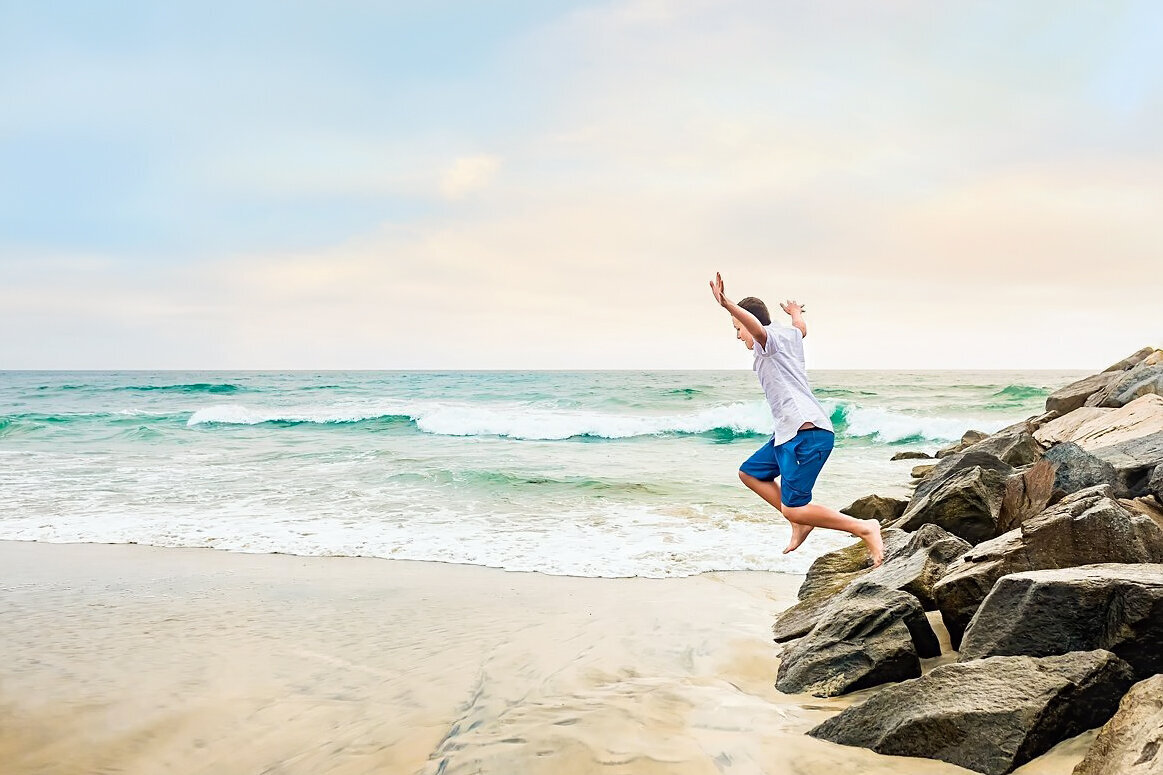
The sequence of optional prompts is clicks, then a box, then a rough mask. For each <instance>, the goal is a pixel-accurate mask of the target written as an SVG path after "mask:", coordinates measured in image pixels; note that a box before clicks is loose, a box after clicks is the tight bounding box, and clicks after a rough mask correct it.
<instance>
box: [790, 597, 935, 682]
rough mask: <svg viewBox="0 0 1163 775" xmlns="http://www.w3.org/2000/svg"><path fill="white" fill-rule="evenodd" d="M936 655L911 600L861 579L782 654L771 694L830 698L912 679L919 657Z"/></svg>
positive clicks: (931, 635)
mask: <svg viewBox="0 0 1163 775" xmlns="http://www.w3.org/2000/svg"><path fill="white" fill-rule="evenodd" d="M940 653H941V646H940V644H939V643H938V641H937V636H936V635H935V634H934V633H933V630H932V628H931V627H930V626H929V620H928V619H927V618H926V617H925V612H924V610H923V609H922V608H921V604H920V602H918V601H917V599H916V598H915V597H913V596H912V595H910V594H908V593H906V592H901V591H899V590H896V589H890V588H888V587H883V586H880V585H879V584H876V583H874V582H872V581H869V580H866V579H861V580H860V581H857V582H855V583H853V584H851V585H849V586H848V588H847V589H845V590H844V591H843V592H841V593H840V594H839V595H837V596H836V597H835V598H833V599H832V602H831V603H829V604H828V606H827V607H826V608H825V609H824V610H823V612H822V614H821V616H820V619H819V622H818V623H817V624H816V626H815V627H813V628H812V630H811V631H810V632H809V633H808V634H807V635H806V636H804V637H803V638H801V639H800V640H798V641H796V642H795V643H793V644H792V645H790V646H788V647H787V648H785V649H784V652H783V654H782V655H781V656H780V664H779V673H778V676H777V678H776V688H778V689H779V690H780V691H781V692H785V693H788V694H798V693H800V692H807V693H809V694H814V695H816V696H817V697H832V696H835V695H838V694H846V693H847V692H852V691H856V690H858V689H865V688H868V687H869V686H877V685H879V684H883V683H888V682H891V681H903V680H905V679H908V678H915V677H917V676H919V675H920V674H921V661H920V657H935V656H937V655H938V654H940Z"/></svg>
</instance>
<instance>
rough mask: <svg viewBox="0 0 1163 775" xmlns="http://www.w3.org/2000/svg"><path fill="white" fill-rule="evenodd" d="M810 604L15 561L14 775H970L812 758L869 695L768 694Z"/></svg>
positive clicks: (14, 550)
mask: <svg viewBox="0 0 1163 775" xmlns="http://www.w3.org/2000/svg"><path fill="white" fill-rule="evenodd" d="M800 581H801V577H796V576H786V575H780V574H772V573H757V572H740V573H713V574H705V575H702V576H697V577H691V578H681V579H663V580H653V579H585V578H571V577H559V576H543V575H540V574H534V573H510V572H505V571H500V570H493V569H488V568H479V567H471V566H456V565H444V564H438V563H418V562H405V561H393V560H376V559H358V558H338V557H336V558H319V557H313V558H301V557H291V556H283V555H245V554H231V553H226V552H216V551H211V550H202V549H155V548H149V547H142V546H107V545H53V544H34V543H19V542H0V773H5V774H6V775H7V774H8V773H20V774H21V775H23V774H24V773H53V774H54V775H55V774H57V773H77V774H78V775H80V774H81V773H85V774H86V775H87V774H89V773H101V772H109V773H112V772H116V773H125V774H128V775H137V774H140V775H153V774H154V773H182V774H183V775H185V774H192V773H199V774H203V773H204V774H206V775H209V774H210V773H215V774H216V775H222V774H232V773H256V774H257V773H268V774H270V775H275V774H278V775H284V774H286V775H289V774H292V773H296V774H297V773H303V774H308V773H310V774H312V775H314V774H316V773H342V774H344V775H347V774H355V773H372V772H375V773H401V774H402V775H410V774H411V773H423V774H424V775H454V774H460V773H465V774H467V773H483V774H484V775H494V774H495V775H524V774H525V773H528V774H530V775H587V774H589V773H593V774H594V775H631V774H632V775H662V774H663V773H665V774H666V775H688V774H689V775H696V774H697V775H703V774H704V773H705V774H707V775H711V774H717V773H768V774H769V775H834V774H835V773H848V772H859V773H868V774H870V775H880V774H883V775H888V774H889V773H893V774H903V775H946V774H949V775H951V774H952V773H962V774H964V773H967V772H969V771H968V770H963V769H961V768H959V767H954V766H952V765H947V764H943V763H941V762H933V761H926V760H919V759H906V758H898V757H885V756H879V755H877V754H874V753H872V752H870V751H865V750H861V749H854V748H845V747H842V746H837V745H834V744H831V743H827V742H823V741H819V740H814V739H812V738H809V737H806V736H805V735H804V732H805V731H806V730H808V729H810V728H811V727H812V726H814V725H815V724H817V723H819V722H820V721H822V720H823V719H825V718H827V717H828V716H829V715H831V714H833V713H835V712H836V711H837V710H839V709H841V708H843V707H845V706H846V705H847V704H848V703H850V702H852V701H859V700H860V699H861V696H862V695H859V694H858V695H855V696H854V698H845V699H834V700H819V699H816V698H813V697H808V696H789V695H783V694H780V693H779V692H777V691H776V690H775V689H774V687H773V684H774V680H775V671H776V667H777V664H778V662H777V660H778V656H777V655H778V646H776V644H774V643H772V642H771V639H770V628H771V624H772V621H773V619H774V614H775V613H776V612H777V611H779V610H781V609H782V608H784V607H786V606H787V605H789V604H790V603H791V602H792V601H794V599H795V590H796V589H797V587H798V586H799V582H800ZM1092 736H1093V733H1086V734H1085V735H1082V736H1080V737H1078V738H1075V739H1074V740H1070V741H1067V742H1066V743H1064V744H1062V745H1061V746H1059V747H1058V748H1057V749H1055V750H1054V751H1052V752H1050V753H1049V754H1047V755H1046V756H1043V757H1042V758H1040V759H1038V760H1036V761H1034V762H1031V763H1030V764H1029V765H1027V766H1026V767H1023V768H1022V769H1020V770H1018V772H1019V773H1021V774H1022V775H1067V774H1068V773H1070V772H1071V770H1072V768H1073V766H1074V764H1075V763H1077V762H1078V761H1079V760H1080V759H1081V758H1082V755H1083V753H1084V752H1085V748H1086V746H1087V745H1088V744H1089V741H1090V740H1091V739H1092Z"/></svg>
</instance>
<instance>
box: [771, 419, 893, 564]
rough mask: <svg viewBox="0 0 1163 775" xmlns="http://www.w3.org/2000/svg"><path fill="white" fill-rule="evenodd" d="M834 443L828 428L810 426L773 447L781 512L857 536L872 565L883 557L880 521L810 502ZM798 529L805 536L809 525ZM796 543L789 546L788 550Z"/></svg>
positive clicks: (798, 520) (796, 520) (793, 519)
mask: <svg viewBox="0 0 1163 775" xmlns="http://www.w3.org/2000/svg"><path fill="white" fill-rule="evenodd" d="M834 444H835V436H834V434H832V433H831V432H830V431H826V430H818V429H811V430H807V431H800V433H799V434H797V435H796V437H795V438H794V439H792V440H791V441H789V442H788V443H786V444H781V445H780V446H779V447H778V448H776V458H777V461H778V464H779V466H780V468H781V469H782V470H783V492H782V496H783V508H782V511H783V515H784V516H785V517H787V518H788V521H790V522H792V523H799V524H800V525H804V526H810V527H823V528H828V529H830V530H843V531H844V532H845V533H851V534H852V535H854V536H856V537H857V538H860V539H861V540H863V541H864V543H866V544H867V545H868V553H869V554H870V555H871V556H872V565H873V567H876V566H878V565H880V564H881V562H882V561H883V560H884V542H883V541H882V539H881V537H880V523H879V522H878V521H876V520H875V519H856V518H854V517H849V516H846V515H844V514H841V513H840V512H838V511H836V510H835V509H830V508H828V507H827V506H821V505H820V504H817V503H812V502H811V500H812V488H813V487H814V486H815V484H816V478H817V477H818V476H819V475H820V471H821V470H823V468H824V463H825V462H826V461H827V460H828V456H829V455H831V454H832V447H833V445H834ZM801 532H802V535H803V536H804V537H806V536H807V534H808V532H810V528H809V529H808V530H802V529H801ZM793 538H794V535H793ZM801 540H802V539H801ZM798 545H799V544H798V543H797V544H794V545H792V546H790V547H789V550H790V549H794V548H796V546H798Z"/></svg>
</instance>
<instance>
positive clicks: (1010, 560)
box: [933, 487, 1163, 648]
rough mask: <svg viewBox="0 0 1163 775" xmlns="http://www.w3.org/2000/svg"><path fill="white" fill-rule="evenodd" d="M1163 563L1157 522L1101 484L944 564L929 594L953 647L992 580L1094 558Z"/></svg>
mask: <svg viewBox="0 0 1163 775" xmlns="http://www.w3.org/2000/svg"><path fill="white" fill-rule="evenodd" d="M1159 562H1163V527H1160V525H1159V523H1158V522H1157V521H1156V520H1155V519H1152V518H1151V517H1150V516H1148V515H1145V514H1142V513H1139V512H1138V511H1132V510H1130V509H1128V508H1126V507H1125V506H1124V505H1123V504H1122V503H1120V502H1119V501H1118V500H1116V499H1115V496H1114V493H1113V492H1112V491H1111V490H1110V488H1107V487H1094V488H1091V489H1089V490H1084V491H1082V492H1079V493H1076V494H1074V495H1072V496H1070V497H1069V498H1067V499H1065V500H1063V501H1062V502H1061V503H1059V504H1057V505H1056V506H1054V507H1053V508H1051V509H1049V510H1047V511H1045V512H1044V513H1042V514H1040V515H1038V516H1037V517H1034V518H1033V519H1030V520H1027V521H1026V522H1023V523H1022V524H1021V526H1019V527H1018V528H1016V529H1014V530H1011V531H1010V532H1008V533H1006V534H1004V535H1001V536H998V537H997V538H995V539H993V540H992V541H986V542H984V543H981V544H978V545H977V546H975V547H973V549H971V550H970V551H968V552H966V553H965V554H964V555H962V556H961V557H959V558H958V559H956V560H955V561H954V562H952V563H950V565H949V569H948V572H947V573H946V574H945V575H944V576H943V577H942V578H941V579H940V580H939V581H938V582H937V583H936V584H935V585H934V587H933V594H934V596H935V598H936V602H937V608H938V609H939V610H940V611H941V619H942V621H944V623H945V628H946V629H947V630H948V631H949V638H950V641H951V642H952V644H953V646H954V648H956V647H957V646H958V645H959V644H960V643H961V636H962V634H963V633H964V632H965V629H966V628H967V627H968V626H969V622H970V620H972V619H973V616H974V614H976V613H977V610H978V608H980V607H981V604H982V601H983V600H985V598H986V596H987V595H988V594H989V593H990V591H991V590H992V589H993V587H994V584H995V583H996V582H997V580H998V579H1000V578H1002V577H1003V576H1006V575H1007V574H1010V573H1021V572H1024V571H1035V570H1047V569H1053V568H1071V567H1077V566H1080V565H1094V564H1096V563H1159Z"/></svg>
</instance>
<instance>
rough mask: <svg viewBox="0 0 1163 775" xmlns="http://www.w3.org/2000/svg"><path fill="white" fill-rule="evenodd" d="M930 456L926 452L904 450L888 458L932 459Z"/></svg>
mask: <svg viewBox="0 0 1163 775" xmlns="http://www.w3.org/2000/svg"><path fill="white" fill-rule="evenodd" d="M932 458H933V456H932V455H930V454H929V453H928V452H915V451H906V452H898V453H896V454H895V455H893V456H892V457H891V458H889V460H932Z"/></svg>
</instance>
